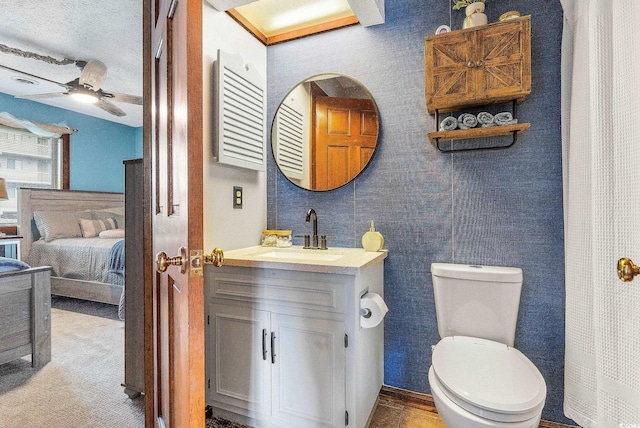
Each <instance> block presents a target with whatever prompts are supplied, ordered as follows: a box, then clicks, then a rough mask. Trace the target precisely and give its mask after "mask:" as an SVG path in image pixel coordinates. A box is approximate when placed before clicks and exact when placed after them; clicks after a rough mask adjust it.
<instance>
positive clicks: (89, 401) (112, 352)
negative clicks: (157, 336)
mask: <svg viewBox="0 0 640 428" xmlns="http://www.w3.org/2000/svg"><path fill="white" fill-rule="evenodd" d="M51 307H52V309H51V338H52V344H51V354H52V355H51V362H49V363H48V364H47V365H46V366H44V367H43V368H41V369H40V370H36V369H33V368H32V367H31V358H30V357H25V358H21V359H18V360H14V361H11V362H9V363H6V364H3V365H0V428H16V427H19V428H22V427H24V428H27V427H29V428H32V427H33V428H40V427H42V428H44V427H47V428H49V427H60V428H67V427H68V428H76V427H101V428H108V427H109V428H110V427H113V428H122V427H127V428H129V427H131V428H135V427H142V426H144V398H137V399H135V400H131V399H129V397H128V396H127V395H126V394H125V393H124V389H123V387H122V386H121V383H122V382H123V379H124V323H123V322H122V321H119V320H118V316H117V315H118V314H117V312H118V309H117V307H116V306H112V305H104V304H101V303H94V302H87V301H82V300H75V299H67V298H61V297H55V296H54V297H53V298H52V304H51Z"/></svg>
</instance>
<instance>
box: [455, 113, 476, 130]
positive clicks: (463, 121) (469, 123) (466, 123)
mask: <svg viewBox="0 0 640 428" xmlns="http://www.w3.org/2000/svg"><path fill="white" fill-rule="evenodd" d="M477 125H478V118H477V117H475V115H473V114H469V113H462V114H461V115H460V116H458V128H460V129H470V128H475V127H476V126H477Z"/></svg>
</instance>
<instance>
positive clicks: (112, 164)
mask: <svg viewBox="0 0 640 428" xmlns="http://www.w3.org/2000/svg"><path fill="white" fill-rule="evenodd" d="M0 111H6V112H8V113H10V114H12V115H13V116H15V117H18V118H21V119H27V120H35V121H37V122H45V123H65V124H67V125H68V126H70V127H72V128H76V129H77V130H78V132H75V133H74V134H72V135H71V139H70V141H71V143H70V155H69V157H70V188H71V189H72V190H91V191H104V192H124V167H123V165H122V161H123V160H124V159H132V158H136V157H140V156H142V131H141V130H142V128H133V127H131V126H127V125H121V124H119V123H115V122H110V121H107V120H104V119H98V118H95V117H92V116H87V115H84V114H80V113H75V112H72V111H70V110H65V109H61V108H58V107H52V106H49V105H46V104H42V103H37V102H35V101H29V100H23V99H17V98H14V97H13V96H11V95H7V94H3V93H0ZM138 133H139V137H138Z"/></svg>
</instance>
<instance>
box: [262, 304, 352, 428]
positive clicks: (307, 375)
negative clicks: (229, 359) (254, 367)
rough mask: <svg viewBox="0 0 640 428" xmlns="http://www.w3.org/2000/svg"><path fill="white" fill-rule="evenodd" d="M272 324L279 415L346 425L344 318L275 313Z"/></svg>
mask: <svg viewBox="0 0 640 428" xmlns="http://www.w3.org/2000/svg"><path fill="white" fill-rule="evenodd" d="M271 327H272V330H273V331H274V332H275V334H276V340H275V353H276V360H275V364H273V372H272V376H273V397H272V415H273V417H274V418H275V420H277V421H278V423H281V424H284V426H296V427H318V426H327V427H335V426H342V425H344V415H345V388H346V385H345V364H346V352H345V348H344V335H345V327H344V323H342V322H335V321H326V320H319V319H308V318H301V317H294V316H288V315H280V314H271ZM287 424H288V425H287Z"/></svg>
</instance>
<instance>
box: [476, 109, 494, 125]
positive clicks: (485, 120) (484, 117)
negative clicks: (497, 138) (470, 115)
mask: <svg viewBox="0 0 640 428" xmlns="http://www.w3.org/2000/svg"><path fill="white" fill-rule="evenodd" d="M477 117H478V123H479V124H480V127H482V128H488V127H490V126H496V122H495V120H494V118H493V115H492V114H491V113H489V112H488V111H481V112H480V113H478V116H477Z"/></svg>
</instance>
